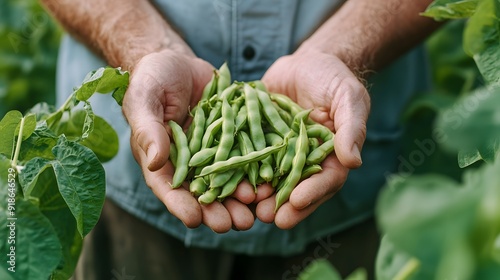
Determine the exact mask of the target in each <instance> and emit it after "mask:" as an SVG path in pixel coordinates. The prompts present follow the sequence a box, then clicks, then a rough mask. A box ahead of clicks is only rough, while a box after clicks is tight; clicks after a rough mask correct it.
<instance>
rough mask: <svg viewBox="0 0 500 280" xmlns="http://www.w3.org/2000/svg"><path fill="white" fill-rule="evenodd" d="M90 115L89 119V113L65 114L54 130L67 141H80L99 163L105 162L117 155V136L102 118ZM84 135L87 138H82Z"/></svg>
mask: <svg viewBox="0 0 500 280" xmlns="http://www.w3.org/2000/svg"><path fill="white" fill-rule="evenodd" d="M87 108H90V107H87ZM91 114H92V117H89V112H87V111H82V110H78V111H74V112H72V113H71V115H70V114H69V113H65V114H64V117H63V118H62V119H61V122H60V123H59V125H58V126H57V127H56V128H55V130H56V133H57V134H58V135H61V134H64V135H65V136H66V137H67V138H68V139H71V140H75V141H80V144H82V145H84V146H86V147H88V148H90V149H91V150H92V151H93V152H94V153H95V154H96V155H97V157H98V158H99V160H100V161H101V162H105V161H108V160H110V159H112V158H113V157H114V156H115V155H116V154H117V153H118V148H119V139H118V135H117V134H116V132H115V130H114V129H113V127H111V125H109V124H108V123H107V122H106V121H105V120H104V119H103V118H101V117H99V116H96V115H93V113H91ZM85 133H87V135H86V136H87V137H85V138H84V137H83V136H85V135H84V134H85ZM82 138H83V139H82Z"/></svg>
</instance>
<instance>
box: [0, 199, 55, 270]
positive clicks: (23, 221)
mask: <svg viewBox="0 0 500 280" xmlns="http://www.w3.org/2000/svg"><path fill="white" fill-rule="evenodd" d="M16 210H17V211H16V218H17V220H15V225H16V227H15V229H16V234H15V238H16V244H15V245H14V246H15V254H16V268H15V269H16V271H15V273H12V274H11V275H12V276H13V279H48V276H49V275H50V274H51V273H52V271H53V270H54V269H55V268H56V267H57V265H58V264H59V260H60V259H61V257H62V253H61V244H60V243H59V240H58V238H57V234H56V232H55V231H54V228H53V227H52V225H51V223H50V221H49V220H48V219H47V218H46V217H45V216H44V215H43V214H42V213H41V212H40V210H39V209H38V207H37V206H35V205H33V204H32V203H31V202H29V201H27V200H24V199H17V200H16ZM4 211H5V209H1V210H0V212H3V213H2V214H5V212H4ZM11 222H12V221H8V220H7V219H1V220H0V227H1V228H0V238H2V240H7V236H8V234H10V228H9V227H8V226H9V225H11ZM35 240H36V242H35ZM10 249H11V248H10V245H9V244H7V242H1V244H0V252H1V253H2V267H5V266H6V265H8V264H7V260H8V256H7V254H9V252H10V251H11V250H10ZM41 256H43V257H41Z"/></svg>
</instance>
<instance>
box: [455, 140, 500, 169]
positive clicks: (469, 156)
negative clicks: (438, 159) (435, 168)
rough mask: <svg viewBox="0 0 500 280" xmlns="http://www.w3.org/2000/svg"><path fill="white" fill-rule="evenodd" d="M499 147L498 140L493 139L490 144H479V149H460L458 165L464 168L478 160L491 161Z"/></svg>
mask: <svg viewBox="0 0 500 280" xmlns="http://www.w3.org/2000/svg"><path fill="white" fill-rule="evenodd" d="M498 148H499V141H497V140H496V139H493V140H492V141H491V143H490V144H487V145H484V146H481V147H480V149H481V150H479V149H471V150H465V149H463V150H460V151H458V165H459V166H460V168H465V167H467V166H469V165H472V164H474V163H476V162H478V161H485V162H489V163H493V161H494V160H495V156H496V153H497V151H498Z"/></svg>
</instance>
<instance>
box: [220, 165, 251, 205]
mask: <svg viewBox="0 0 500 280" xmlns="http://www.w3.org/2000/svg"><path fill="white" fill-rule="evenodd" d="M243 177H245V171H244V170H243V169H241V168H240V169H238V170H236V172H235V173H234V174H233V176H231V179H229V181H227V182H226V184H225V185H224V186H223V187H222V192H221V194H220V195H219V196H218V197H217V198H218V199H219V200H223V199H224V198H226V197H228V196H230V195H232V194H233V193H234V191H235V190H236V187H238V184H239V183H240V182H241V181H242V180H243Z"/></svg>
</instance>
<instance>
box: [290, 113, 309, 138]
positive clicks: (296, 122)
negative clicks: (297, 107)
mask: <svg viewBox="0 0 500 280" xmlns="http://www.w3.org/2000/svg"><path fill="white" fill-rule="evenodd" d="M311 112H312V109H309V110H304V111H301V112H299V113H297V114H296V115H295V117H294V118H293V121H292V125H291V127H290V128H291V129H292V130H293V131H295V132H297V133H299V128H300V122H301V121H303V122H304V123H306V122H307V119H309V114H311Z"/></svg>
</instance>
